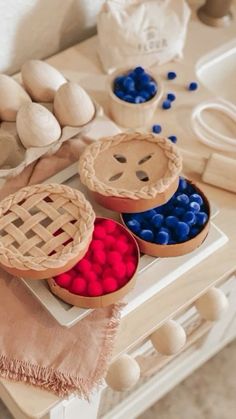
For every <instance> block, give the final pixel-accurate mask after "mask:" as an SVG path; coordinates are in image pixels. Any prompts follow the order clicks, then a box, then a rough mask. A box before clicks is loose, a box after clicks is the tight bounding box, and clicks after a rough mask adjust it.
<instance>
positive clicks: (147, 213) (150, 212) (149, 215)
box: [142, 209, 156, 219]
mask: <svg viewBox="0 0 236 419" xmlns="http://www.w3.org/2000/svg"><path fill="white" fill-rule="evenodd" d="M142 214H143V217H144V218H147V219H152V217H154V215H156V211H155V210H154V209H150V210H148V211H145V212H143V213H142Z"/></svg>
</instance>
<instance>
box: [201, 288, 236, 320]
mask: <svg viewBox="0 0 236 419" xmlns="http://www.w3.org/2000/svg"><path fill="white" fill-rule="evenodd" d="M228 306H229V302H228V299H227V297H226V295H225V294H224V293H223V291H221V290H220V289H219V288H215V287H212V288H211V289H210V290H209V291H207V292H206V294H204V295H202V296H201V297H200V298H198V300H197V301H196V302H195V307H196V309H197V310H198V312H199V314H200V315H201V317H202V318H203V319H205V320H209V321H216V320H219V319H220V318H221V317H222V316H223V315H224V313H225V311H226V310H227V308H228Z"/></svg>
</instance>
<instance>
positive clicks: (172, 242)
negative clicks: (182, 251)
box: [168, 239, 176, 244]
mask: <svg viewBox="0 0 236 419" xmlns="http://www.w3.org/2000/svg"><path fill="white" fill-rule="evenodd" d="M168 244H176V241H175V240H173V239H170V240H169V241H168Z"/></svg>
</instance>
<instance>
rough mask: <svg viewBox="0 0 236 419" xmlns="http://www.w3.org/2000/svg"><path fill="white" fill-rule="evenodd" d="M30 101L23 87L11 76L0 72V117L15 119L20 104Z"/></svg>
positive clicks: (7, 119) (5, 119)
mask: <svg viewBox="0 0 236 419" xmlns="http://www.w3.org/2000/svg"><path fill="white" fill-rule="evenodd" d="M29 102H31V99H30V97H29V95H28V94H27V93H26V91H25V90H24V89H23V87H22V86H21V85H20V84H19V83H17V82H16V81H15V80H14V79H13V78H12V77H9V76H6V75H5V74H0V119H1V120H2V121H15V120H16V114H17V112H18V110H19V109H20V106H21V105H23V104H24V103H29Z"/></svg>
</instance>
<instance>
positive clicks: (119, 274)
mask: <svg viewBox="0 0 236 419" xmlns="http://www.w3.org/2000/svg"><path fill="white" fill-rule="evenodd" d="M113 271H114V275H115V277H116V278H118V279H122V278H125V276H126V266H125V264H124V263H123V262H120V263H117V264H116V265H114V267H113Z"/></svg>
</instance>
